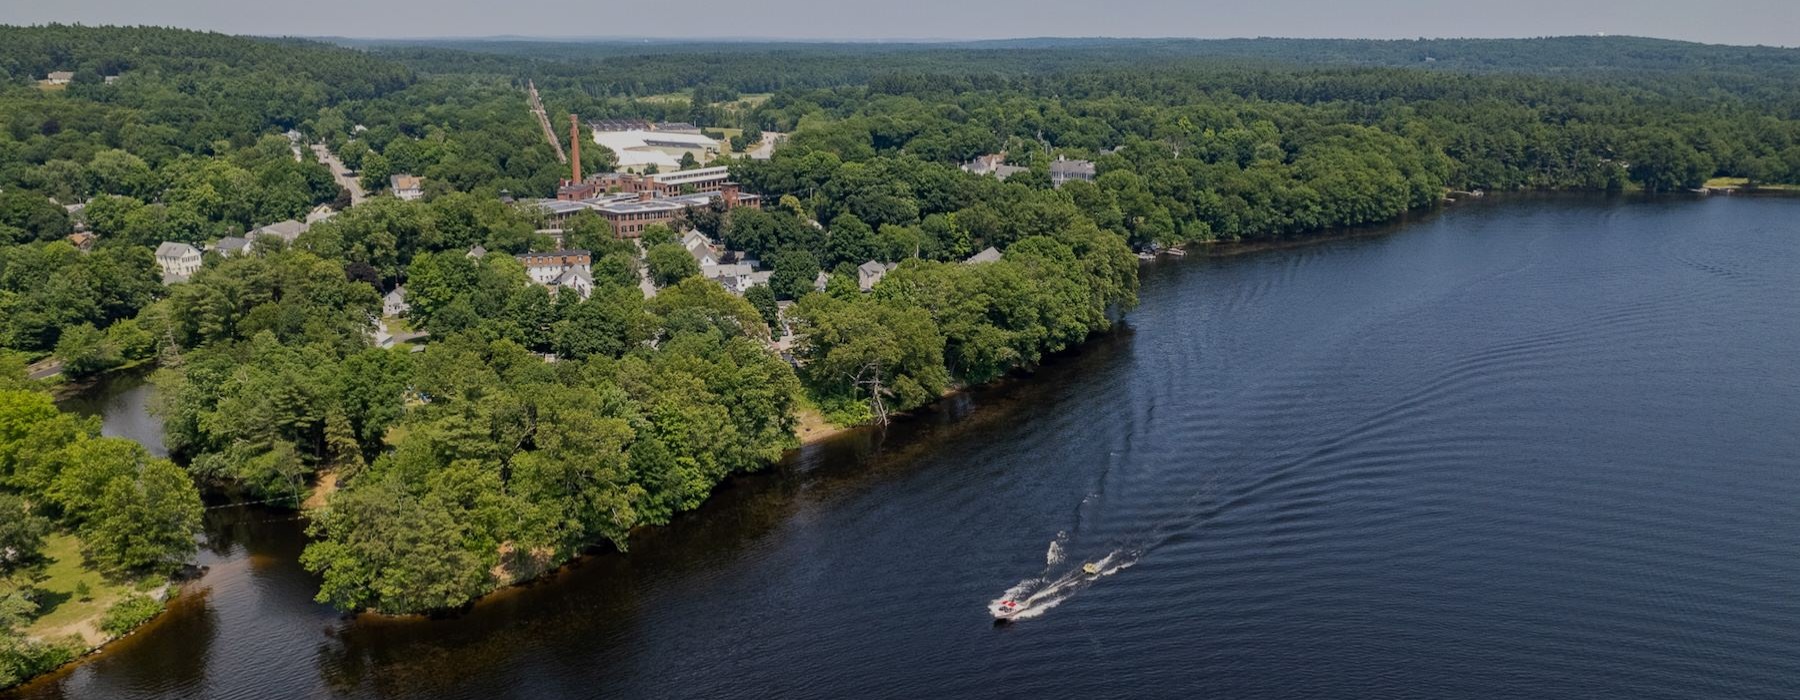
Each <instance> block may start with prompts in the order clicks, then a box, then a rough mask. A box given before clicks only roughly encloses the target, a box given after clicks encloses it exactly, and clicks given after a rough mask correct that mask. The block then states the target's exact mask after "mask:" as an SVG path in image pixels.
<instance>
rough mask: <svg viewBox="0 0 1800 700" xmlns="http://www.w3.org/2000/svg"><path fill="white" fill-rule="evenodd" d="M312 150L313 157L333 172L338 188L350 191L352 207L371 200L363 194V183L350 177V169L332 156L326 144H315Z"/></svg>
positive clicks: (332, 175)
mask: <svg viewBox="0 0 1800 700" xmlns="http://www.w3.org/2000/svg"><path fill="white" fill-rule="evenodd" d="M312 150H313V156H315V157H317V158H318V159H319V162H320V163H324V164H325V167H326V168H329V169H330V170H331V177H332V179H334V180H337V184H338V186H339V187H342V188H344V189H346V190H350V206H353V207H354V206H356V205H358V204H362V202H363V200H365V199H368V198H369V197H368V195H366V194H363V188H362V183H360V182H357V181H356V178H353V177H350V169H349V168H346V167H344V162H343V161H341V160H338V157H337V156H335V155H332V153H331V149H329V148H326V147H325V144H322V143H315V144H313V146H312Z"/></svg>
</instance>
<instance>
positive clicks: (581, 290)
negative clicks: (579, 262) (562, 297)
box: [550, 268, 594, 299]
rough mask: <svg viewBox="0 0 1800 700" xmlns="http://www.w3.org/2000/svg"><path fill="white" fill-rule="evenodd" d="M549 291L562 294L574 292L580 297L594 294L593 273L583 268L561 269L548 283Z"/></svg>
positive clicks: (583, 297)
mask: <svg viewBox="0 0 1800 700" xmlns="http://www.w3.org/2000/svg"><path fill="white" fill-rule="evenodd" d="M550 291H552V292H555V293H557V294H562V293H563V292H565V291H569V292H574V293H575V294H576V295H577V296H579V297H581V298H582V299H586V298H588V297H590V296H593V295H594V275H593V273H591V272H588V271H587V269H585V268H570V269H568V270H565V271H563V273H562V274H561V275H558V276H557V277H556V280H555V281H553V282H551V283H550Z"/></svg>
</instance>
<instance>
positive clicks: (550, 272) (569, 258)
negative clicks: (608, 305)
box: [514, 250, 594, 287]
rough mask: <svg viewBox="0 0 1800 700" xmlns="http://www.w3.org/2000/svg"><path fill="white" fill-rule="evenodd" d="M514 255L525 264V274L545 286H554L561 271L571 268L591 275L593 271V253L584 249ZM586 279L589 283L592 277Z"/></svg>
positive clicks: (560, 275)
mask: <svg viewBox="0 0 1800 700" xmlns="http://www.w3.org/2000/svg"><path fill="white" fill-rule="evenodd" d="M514 257H515V258H517V259H518V261H519V263H520V264H522V265H524V266H525V274H527V275H529V276H530V277H531V281H533V282H536V283H538V284H541V285H544V286H546V287H553V286H555V285H556V283H557V282H556V281H557V280H558V279H559V278H561V277H562V276H563V273H565V272H569V271H571V270H579V271H581V272H583V273H586V274H588V275H592V274H593V272H594V270H593V262H594V261H593V254H592V253H589V252H588V251H585V250H558V251H555V252H551V253H526V254H524V255H517V256H514ZM588 281H589V283H590V284H591V283H592V281H593V278H592V277H589V278H588Z"/></svg>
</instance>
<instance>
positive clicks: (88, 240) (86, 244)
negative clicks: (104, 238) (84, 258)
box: [68, 231, 100, 253]
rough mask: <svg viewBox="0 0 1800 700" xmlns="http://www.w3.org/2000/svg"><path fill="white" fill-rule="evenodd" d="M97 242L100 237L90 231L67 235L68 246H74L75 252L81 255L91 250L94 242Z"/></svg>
mask: <svg viewBox="0 0 1800 700" xmlns="http://www.w3.org/2000/svg"><path fill="white" fill-rule="evenodd" d="M98 240H100V237H99V236H97V235H94V232H92V231H76V232H74V233H71V234H69V235H68V241H69V245H72V246H75V249H76V250H79V251H81V252H83V253H86V252H88V251H90V250H93V249H94V242H95V241H98Z"/></svg>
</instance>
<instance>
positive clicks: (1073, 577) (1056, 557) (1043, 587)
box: [988, 532, 1143, 620]
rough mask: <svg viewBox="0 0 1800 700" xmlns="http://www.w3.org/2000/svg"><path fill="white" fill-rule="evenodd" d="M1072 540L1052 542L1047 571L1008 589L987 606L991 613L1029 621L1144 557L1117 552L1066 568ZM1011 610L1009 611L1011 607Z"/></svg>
mask: <svg viewBox="0 0 1800 700" xmlns="http://www.w3.org/2000/svg"><path fill="white" fill-rule="evenodd" d="M1068 540H1069V536H1068V533H1066V532H1059V533H1056V539H1053V540H1051V541H1050V549H1049V551H1047V552H1045V553H1044V570H1043V571H1042V572H1040V573H1039V574H1038V575H1037V576H1034V577H1031V578H1027V579H1025V580H1023V581H1020V582H1018V583H1017V584H1015V585H1013V587H1012V588H1008V589H1006V592H1005V593H1001V594H1000V597H999V598H995V599H994V600H992V601H990V602H989V603H988V612H989V613H991V614H992V615H993V616H994V617H995V618H996V619H1006V620H1029V619H1032V618H1034V617H1037V616H1039V615H1042V614H1044V613H1045V612H1048V611H1049V610H1050V609H1051V608H1054V607H1056V606H1057V605H1059V604H1061V603H1062V602H1063V601H1065V600H1068V599H1069V598H1070V597H1071V596H1074V595H1075V594H1076V593H1079V592H1081V591H1082V590H1085V589H1086V588H1087V587H1088V586H1092V585H1094V584H1095V583H1097V582H1098V581H1099V580H1100V579H1103V578H1106V577H1108V576H1111V575H1113V574H1116V573H1119V572H1120V571H1124V570H1125V569H1128V568H1131V565H1132V564H1136V563H1137V561H1138V558H1139V557H1140V556H1142V555H1143V552H1142V551H1141V550H1136V549H1115V550H1112V551H1110V552H1108V553H1107V554H1106V555H1105V556H1103V557H1101V558H1099V559H1098V560H1091V561H1084V562H1078V563H1073V564H1065V562H1066V559H1067V557H1066V555H1065V551H1064V550H1065V548H1066V546H1067V543H1068ZM1088 564H1093V565H1094V569H1095V572H1094V573H1088V572H1087V570H1086V566H1087V565H1088ZM1009 602H1010V603H1011V604H1012V606H1011V607H1010V608H1009V607H1008V606H1007V604H1008V603H1009Z"/></svg>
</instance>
